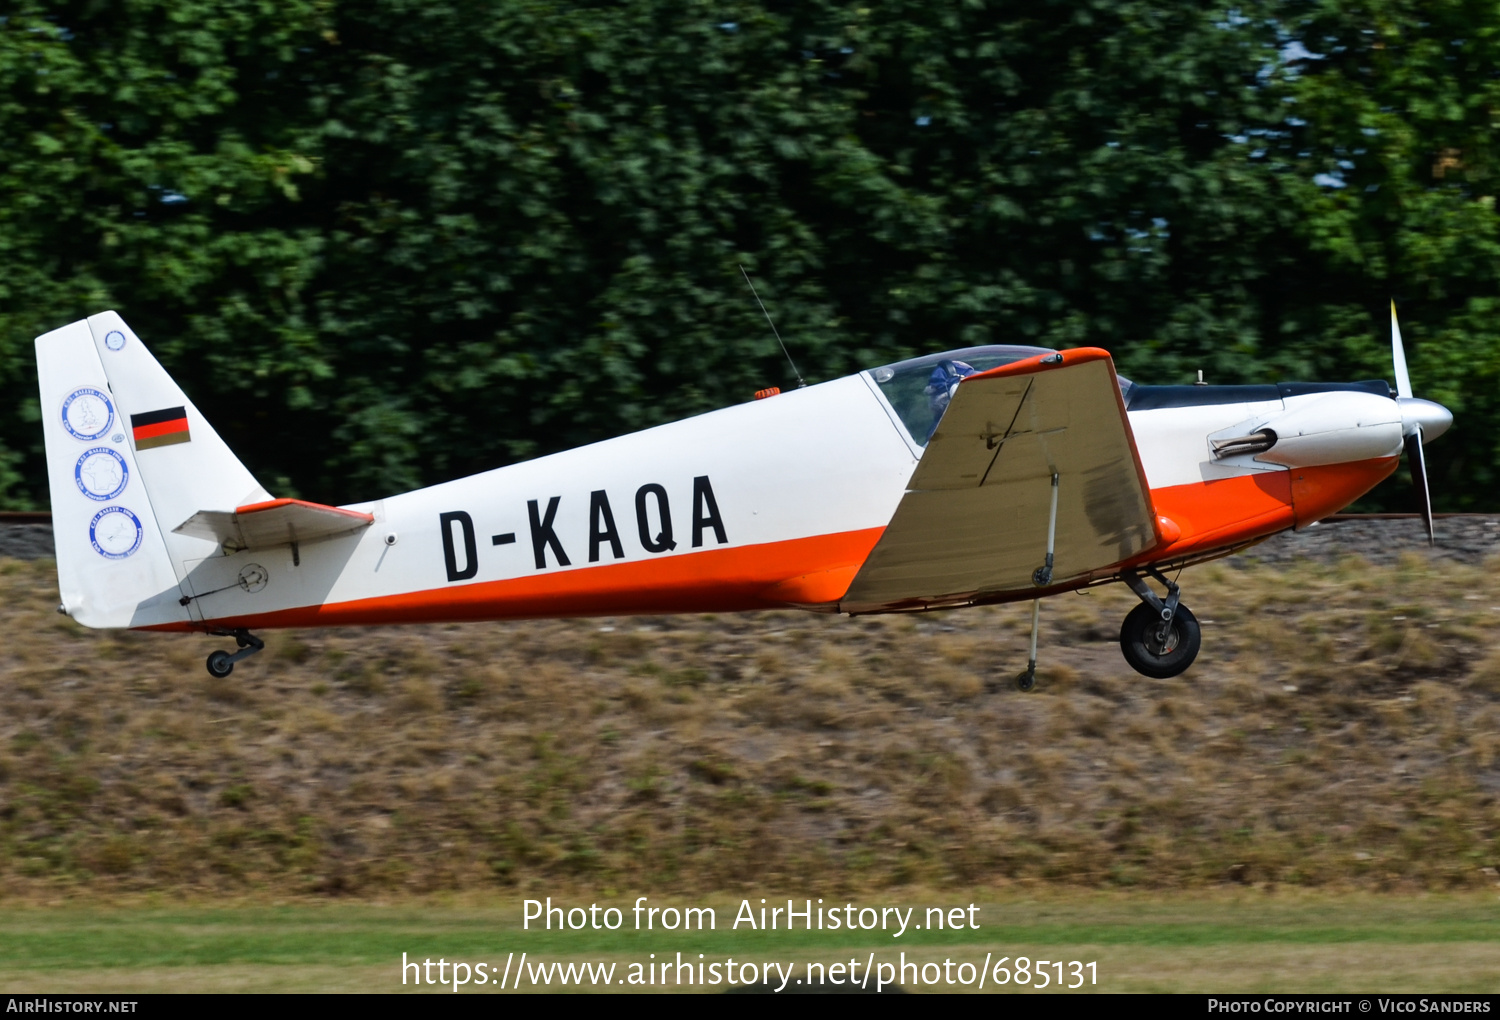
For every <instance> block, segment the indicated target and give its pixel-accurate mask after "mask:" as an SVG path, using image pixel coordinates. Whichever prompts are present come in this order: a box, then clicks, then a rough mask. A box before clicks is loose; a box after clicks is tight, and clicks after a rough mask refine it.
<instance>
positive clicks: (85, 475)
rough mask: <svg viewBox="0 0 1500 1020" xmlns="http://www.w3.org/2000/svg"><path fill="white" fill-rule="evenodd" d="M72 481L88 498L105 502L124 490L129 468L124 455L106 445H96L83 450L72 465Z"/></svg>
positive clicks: (128, 477) (128, 478) (128, 476)
mask: <svg viewBox="0 0 1500 1020" xmlns="http://www.w3.org/2000/svg"><path fill="white" fill-rule="evenodd" d="M73 481H75V482H77V483H78V491H79V492H81V493H83V494H84V495H85V496H87V497H88V498H89V499H92V500H97V501H98V502H100V503H105V502H108V501H109V500H112V499H114V498H115V497H116V496H118V495H119V494H120V493H122V492H124V491H125V485H126V483H127V482H129V481H130V469H129V468H127V467H126V466H125V458H124V457H121V456H120V455H119V454H118V453H116V452H115V451H113V450H111V449H110V448H109V447H107V446H96V447H94V448H93V449H92V450H87V451H85V452H84V455H83V456H82V457H79V458H78V463H77V464H75V465H73Z"/></svg>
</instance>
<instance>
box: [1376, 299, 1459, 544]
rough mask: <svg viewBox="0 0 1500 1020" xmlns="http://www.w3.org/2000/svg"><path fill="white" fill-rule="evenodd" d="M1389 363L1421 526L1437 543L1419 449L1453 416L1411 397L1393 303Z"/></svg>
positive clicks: (1445, 428)
mask: <svg viewBox="0 0 1500 1020" xmlns="http://www.w3.org/2000/svg"><path fill="white" fill-rule="evenodd" d="M1391 360H1392V361H1394V362H1395V365H1396V404H1397V406H1398V407H1400V408H1401V435H1402V436H1403V437H1404V438H1403V440H1402V441H1403V443H1404V444H1405V446H1406V465H1407V467H1408V468H1410V469H1411V483H1412V485H1413V486H1414V487H1415V488H1416V490H1417V498H1418V499H1419V500H1420V501H1421V510H1422V523H1423V524H1425V525H1426V526H1427V544H1428V545H1432V544H1434V542H1435V541H1436V535H1435V534H1434V533H1433V530H1432V492H1431V490H1430V489H1429V488H1428V486H1427V457H1426V456H1425V455H1424V454H1423V452H1422V446H1423V445H1424V444H1426V443H1430V442H1432V441H1433V440H1434V439H1436V438H1437V437H1438V436H1440V435H1442V434H1443V433H1444V432H1447V431H1448V426H1450V425H1452V424H1453V414H1452V412H1451V411H1449V410H1448V409H1447V408H1446V407H1444V406H1443V405H1442V404H1438V403H1435V402H1433V401H1431V400H1422V399H1420V398H1418V397H1414V396H1412V395H1411V374H1410V373H1409V372H1408V371H1407V368H1406V349H1405V348H1404V347H1402V345H1401V324H1400V323H1399V322H1397V321H1396V302H1394V301H1392V302H1391Z"/></svg>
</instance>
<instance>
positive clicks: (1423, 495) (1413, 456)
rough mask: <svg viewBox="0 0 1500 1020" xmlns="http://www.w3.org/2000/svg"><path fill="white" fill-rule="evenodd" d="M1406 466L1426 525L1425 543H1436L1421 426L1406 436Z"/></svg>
mask: <svg viewBox="0 0 1500 1020" xmlns="http://www.w3.org/2000/svg"><path fill="white" fill-rule="evenodd" d="M1406 466H1407V467H1408V468H1410V469H1411V484H1412V487H1413V488H1414V489H1416V490H1417V498H1418V499H1419V500H1420V501H1421V510H1422V523H1423V524H1425V525H1426V526H1427V544H1428V545H1435V544H1437V536H1436V535H1435V534H1433V530H1432V493H1431V492H1429V491H1428V489H1427V458H1426V456H1425V455H1424V454H1423V453H1422V426H1420V425H1418V426H1417V427H1416V429H1415V430H1414V431H1413V432H1412V434H1411V435H1409V436H1407V437H1406Z"/></svg>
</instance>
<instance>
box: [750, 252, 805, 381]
mask: <svg viewBox="0 0 1500 1020" xmlns="http://www.w3.org/2000/svg"><path fill="white" fill-rule="evenodd" d="M740 272H741V273H745V267H744V265H743V264H742V265H741V266H740ZM745 282H746V283H749V284H750V293H751V294H755V303H756V304H758V305H760V310H761V314H763V315H764V316H765V317H766V321H767V322H770V323H771V335H772V336H774V337H776V342H777V343H779V344H781V353H782V354H785V355H786V363H787V364H788V365H791V366H792V375H795V376H796V377H797V388H798V389H801V388H802V387H804V386H806V385H807V383H806V381H804V380H803V378H802V373H801V372H799V371H797V363H796V362H795V361H793V360H792V356H791V354H790V353H789V352H788V351H787V349H786V342H785V341H783V340H782V339H781V334H780V333H778V332H776V323H774V322H771V313H770V312H768V311H766V303H765V302H764V301H762V300H761V299H760V295H759V294H756V293H755V284H753V283H750V274H749V273H745Z"/></svg>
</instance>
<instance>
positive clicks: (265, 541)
mask: <svg viewBox="0 0 1500 1020" xmlns="http://www.w3.org/2000/svg"><path fill="white" fill-rule="evenodd" d="M374 520H375V518H374V517H373V516H372V515H370V514H367V513H361V512H359V511H358V510H343V509H340V508H339V507H336V506H323V505H322V504H321V503H305V502H303V501H302V500H300V499H273V500H269V501H267V502H265V503H251V504H249V505H248V506H242V507H239V508H238V509H235V510H199V511H198V512H197V513H195V514H193V516H191V517H189V518H188V519H187V520H185V521H183V522H182V523H181V524H179V525H177V527H175V528H173V529H172V530H173V531H174V532H176V533H177V534H179V535H190V536H192V537H193V538H207V539H210V540H212V541H215V542H218V543H219V544H220V545H222V546H223V547H224V550H225V551H226V552H239V551H241V550H244V549H266V548H271V547H273V546H278V545H291V544H292V543H294V542H312V541H314V540H316V539H320V538H332V537H333V536H334V535H342V534H345V533H346V532H350V531H358V530H360V529H361V528H368V527H369V526H370V524H371V523H372V522H373V521H374Z"/></svg>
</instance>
